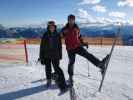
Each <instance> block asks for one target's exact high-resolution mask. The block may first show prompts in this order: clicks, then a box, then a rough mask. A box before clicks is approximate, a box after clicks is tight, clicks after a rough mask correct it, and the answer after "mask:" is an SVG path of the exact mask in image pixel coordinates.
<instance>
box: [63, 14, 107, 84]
mask: <svg viewBox="0 0 133 100" xmlns="http://www.w3.org/2000/svg"><path fill="white" fill-rule="evenodd" d="M61 32H62V35H63V37H64V39H65V44H66V49H67V53H68V58H69V64H68V74H69V80H70V83H71V85H73V84H72V83H73V70H74V63H75V57H76V54H78V55H80V56H83V57H84V58H86V59H87V60H88V61H91V63H93V64H94V65H95V66H97V67H98V68H100V69H101V73H102V74H103V72H104V69H105V67H104V65H105V62H106V60H107V58H108V55H107V56H106V57H105V58H104V59H103V60H102V61H100V60H99V59H98V58H96V57H95V56H94V55H92V54H90V53H89V52H88V51H87V50H86V49H85V48H83V46H87V44H86V43H84V42H83V39H82V36H81V35H80V29H79V27H78V25H77V24H76V23H75V16H74V15H72V14H71V15H69V16H68V23H67V24H66V26H65V27H64V28H63V29H62V31H61Z"/></svg>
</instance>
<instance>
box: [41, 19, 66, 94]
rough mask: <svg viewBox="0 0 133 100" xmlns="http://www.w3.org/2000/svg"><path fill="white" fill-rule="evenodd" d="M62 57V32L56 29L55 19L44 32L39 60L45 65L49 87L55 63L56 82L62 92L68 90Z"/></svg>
mask: <svg viewBox="0 0 133 100" xmlns="http://www.w3.org/2000/svg"><path fill="white" fill-rule="evenodd" d="M61 59H62V43H61V37H60V34H59V33H58V32H57V31H56V25H55V22H54V21H49V22H48V26H47V31H46V32H45V33H44V34H43V37H42V39H41V44H40V55H39V60H40V61H41V64H42V65H45V71H46V79H47V87H49V86H50V85H51V78H52V69H51V64H52V65H53V68H54V71H55V73H56V74H55V75H57V76H56V79H55V80H56V82H57V85H58V87H59V88H60V91H61V92H65V91H66V90H67V88H68V87H67V84H66V82H65V77H64V74H63V71H62V69H61V68H60V67H59V65H60V60H61Z"/></svg>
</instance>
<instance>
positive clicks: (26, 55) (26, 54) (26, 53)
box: [24, 40, 28, 64]
mask: <svg viewBox="0 0 133 100" xmlns="http://www.w3.org/2000/svg"><path fill="white" fill-rule="evenodd" d="M24 48H25V58H26V63H27V64H28V52H27V46H26V40H24Z"/></svg>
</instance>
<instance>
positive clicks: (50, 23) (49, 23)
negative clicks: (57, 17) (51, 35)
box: [48, 21, 56, 26]
mask: <svg viewBox="0 0 133 100" xmlns="http://www.w3.org/2000/svg"><path fill="white" fill-rule="evenodd" d="M51 25H52V26H56V25H55V22H54V21H49V22H48V26H51Z"/></svg>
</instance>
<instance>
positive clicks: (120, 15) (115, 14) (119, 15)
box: [109, 11, 126, 19]
mask: <svg viewBox="0 0 133 100" xmlns="http://www.w3.org/2000/svg"><path fill="white" fill-rule="evenodd" d="M109 16H110V17H115V18H121V19H124V18H125V17H126V13H124V12H117V11H116V12H110V13H109Z"/></svg>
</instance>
